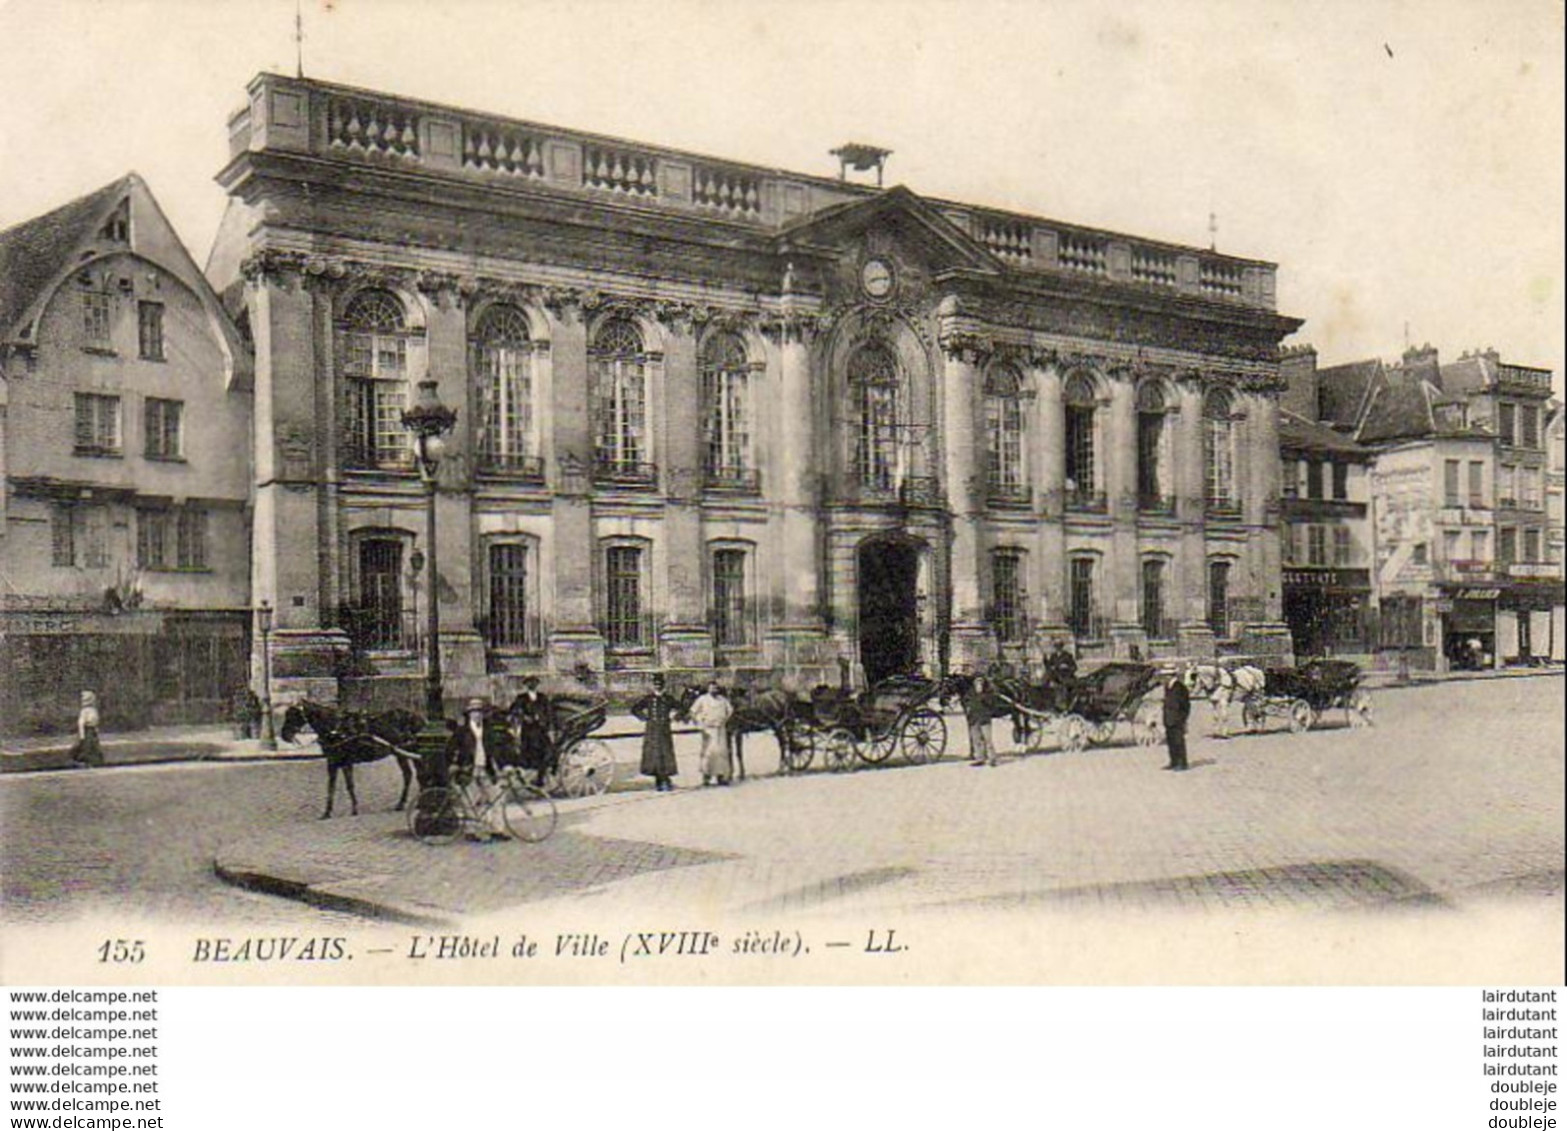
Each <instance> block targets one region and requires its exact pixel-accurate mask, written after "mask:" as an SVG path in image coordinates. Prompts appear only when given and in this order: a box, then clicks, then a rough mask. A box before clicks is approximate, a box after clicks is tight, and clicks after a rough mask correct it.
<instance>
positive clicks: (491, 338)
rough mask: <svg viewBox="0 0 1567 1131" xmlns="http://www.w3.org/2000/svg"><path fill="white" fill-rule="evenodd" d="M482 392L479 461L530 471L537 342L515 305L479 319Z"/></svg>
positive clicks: (484, 464) (476, 359)
mask: <svg viewBox="0 0 1567 1131" xmlns="http://www.w3.org/2000/svg"><path fill="white" fill-rule="evenodd" d="M474 369H475V374H474V380H475V383H476V384H477V385H478V393H479V398H478V399H479V436H478V449H479V465H480V467H482V468H485V469H487V470H491V471H527V470H529V464H530V462H531V461H532V459H533V457H534V456H536V455H537V454H538V453H537V451H536V447H537V442H536V440H535V435H534V434H535V424H534V419H535V410H534V403H533V401H534V380H533V343H532V342H531V341H530V340H529V335H528V320H527V318H526V317H525V316H524V315H523V313H522V311H520V310H518V309H517V308H516V307H514V306H493V307H491V308H490V309H489V310H487V311H486V312H485V314H484V317H483V319H482V320H481V321H480V323H479V327H478V331H477V333H476V341H475V345H474Z"/></svg>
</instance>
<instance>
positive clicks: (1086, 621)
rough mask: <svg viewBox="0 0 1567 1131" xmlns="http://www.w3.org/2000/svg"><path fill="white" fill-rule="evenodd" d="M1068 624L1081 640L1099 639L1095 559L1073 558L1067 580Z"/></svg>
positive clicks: (1074, 634)
mask: <svg viewBox="0 0 1567 1131" xmlns="http://www.w3.org/2000/svg"><path fill="white" fill-rule="evenodd" d="M1067 601H1068V607H1067V622H1068V623H1069V624H1070V626H1071V628H1072V635H1073V636H1076V637H1078V638H1079V639H1089V640H1092V639H1097V637H1098V629H1099V625H1098V623H1097V622H1098V617H1097V616H1096V615H1095V610H1094V559H1093V558H1073V559H1072V563H1071V566H1070V573H1069V574H1068V579H1067Z"/></svg>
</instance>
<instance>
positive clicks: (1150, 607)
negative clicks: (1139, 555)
mask: <svg viewBox="0 0 1567 1131" xmlns="http://www.w3.org/2000/svg"><path fill="white" fill-rule="evenodd" d="M1164 572H1165V571H1164V561H1163V560H1162V559H1160V558H1147V559H1144V561H1143V591H1142V599H1143V601H1142V604H1143V609H1142V612H1143V616H1142V621H1143V632H1144V633H1146V634H1147V636H1148V639H1150V640H1163V639H1164V638H1165V637H1167V636H1168V635H1169V632H1168V624H1167V622H1166V620H1165V615H1164Z"/></svg>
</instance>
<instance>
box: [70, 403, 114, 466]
mask: <svg viewBox="0 0 1567 1131" xmlns="http://www.w3.org/2000/svg"><path fill="white" fill-rule="evenodd" d="M75 439H76V443H75V448H74V451H75V453H76V454H77V455H79V456H117V455H119V454H120V398H119V397H115V396H106V395H104V394H102V393H77V394H76V433H75Z"/></svg>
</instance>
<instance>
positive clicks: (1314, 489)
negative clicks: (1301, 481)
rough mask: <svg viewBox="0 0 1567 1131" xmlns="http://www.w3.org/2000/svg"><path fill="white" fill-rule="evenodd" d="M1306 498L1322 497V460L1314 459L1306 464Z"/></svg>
mask: <svg viewBox="0 0 1567 1131" xmlns="http://www.w3.org/2000/svg"><path fill="white" fill-rule="evenodd" d="M1306 498H1308V499H1320V498H1322V462H1321V461H1320V460H1312V461H1311V462H1310V463H1308V464H1307V465H1306Z"/></svg>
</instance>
